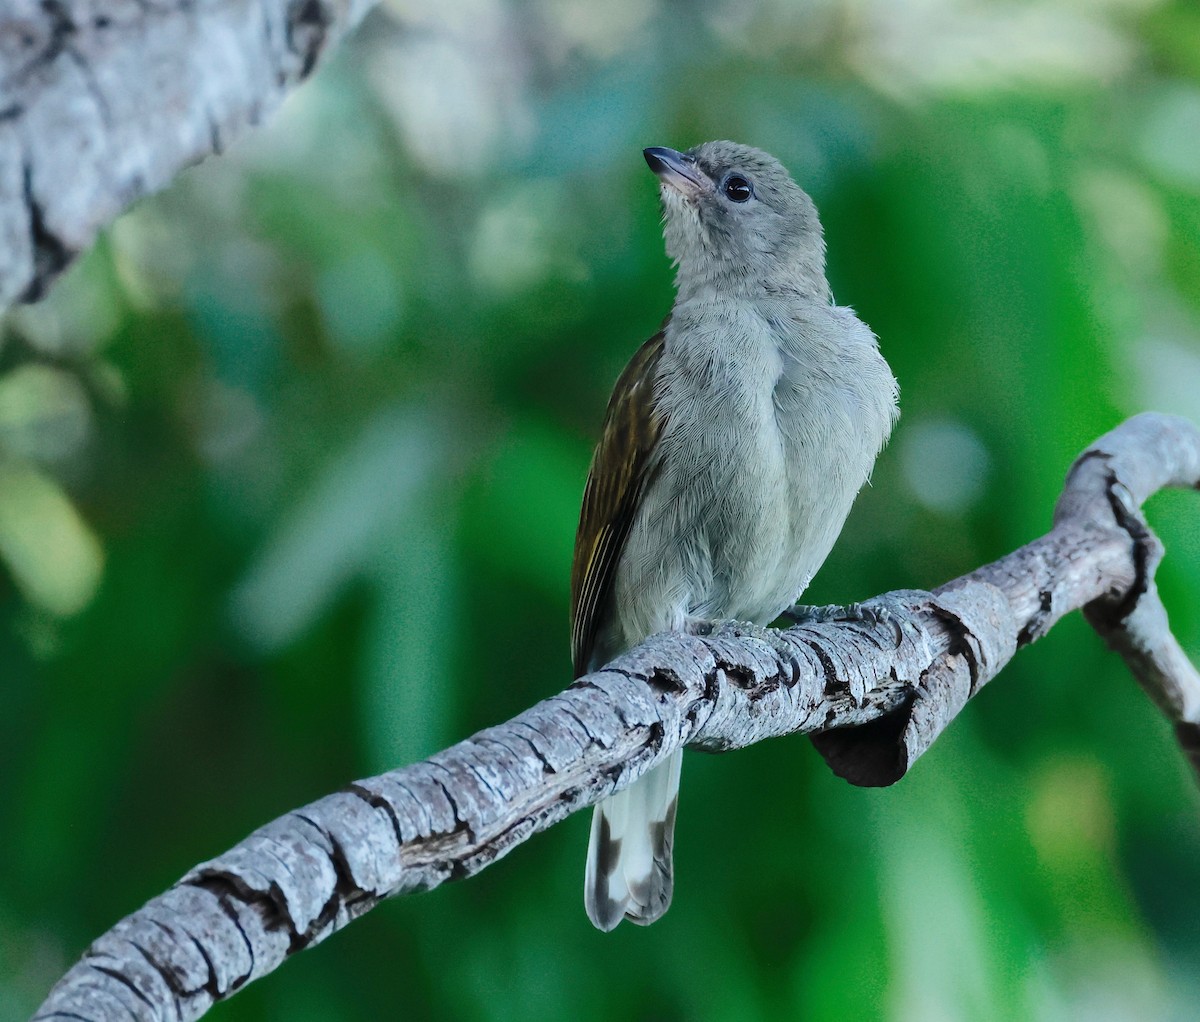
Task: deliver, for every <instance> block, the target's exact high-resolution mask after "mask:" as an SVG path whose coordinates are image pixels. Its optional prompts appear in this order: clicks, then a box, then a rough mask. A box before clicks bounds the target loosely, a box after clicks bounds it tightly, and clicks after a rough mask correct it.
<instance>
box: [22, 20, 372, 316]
mask: <svg viewBox="0 0 1200 1022" xmlns="http://www.w3.org/2000/svg"><path fill="white" fill-rule="evenodd" d="M374 2H375V0H105V2H97V0H5V2H4V3H3V4H0V309H3V308H4V307H5V306H7V305H9V304H11V303H12V302H14V301H18V300H26V301H32V300H34V299H37V298H39V297H41V296H42V294H44V293H45V290H46V288H47V286H48V285H49V284H50V282H51V281H52V280H53V279H54V277H55V276H57V274H58V273H59V272H60V271H61V270H62V269H63V268H64V267H65V266H66V265H67V264H68V263H69V262H70V261H71V260H72V259H73V258H74V257H75V255H76V254H78V253H79V252H81V251H82V250H83V249H84V248H86V247H87V246H88V245H89V244H90V243H91V241H92V239H93V238H94V237H95V235H96V232H97V231H98V230H99V229H100V228H101V227H103V226H104V225H105V224H107V223H108V222H109V221H111V220H112V219H114V218H115V217H116V216H117V214H118V213H120V212H121V211H122V210H123V209H125V208H126V207H127V206H128V205H129V204H130V203H132V202H133V201H134V200H135V199H138V198H140V197H141V196H143V195H146V194H148V193H150V192H154V191H157V190H158V189H160V188H162V187H164V186H165V185H166V184H167V183H168V182H169V181H170V180H171V179H172V178H173V177H174V176H175V175H176V174H177V173H178V172H179V171H180V170H181V169H182V168H184V167H186V166H188V165H189V164H192V163H195V162H196V161H198V160H200V159H202V158H203V157H205V156H207V155H209V154H210V153H216V152H221V151H222V150H223V149H224V148H225V147H226V145H228V143H229V142H230V141H231V140H232V139H234V138H235V137H236V136H238V135H239V134H241V132H242V131H243V130H244V129H245V128H246V126H247V125H251V124H255V123H257V122H259V121H260V120H262V118H263V117H265V116H266V115H267V114H268V113H269V112H270V111H272V110H273V109H274V108H275V107H276V106H277V105H278V104H279V102H280V101H281V100H282V99H283V97H284V96H285V95H286V94H287V93H288V92H289V91H290V90H291V89H292V88H293V87H294V86H296V85H297V84H298V83H299V82H301V81H303V80H304V79H305V78H306V77H307V76H308V75H309V73H310V72H311V71H312V70H313V68H314V66H315V65H316V63H317V61H318V60H319V59H320V57H321V56H322V55H323V54H324V53H325V52H326V50H327V49H328V48H329V46H330V44H331V43H332V42H333V41H335V40H336V39H337V38H338V37H339V36H340V35H342V34H343V33H344V32H345V31H346V30H348V29H349V28H351V27H352V26H353V25H354V24H355V23H356V22H357V21H358V20H359V18H361V17H362V15H363V14H364V13H365V12H366V10H367V9H368V8H370V7H371V6H373V5H374Z"/></svg>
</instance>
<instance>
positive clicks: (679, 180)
mask: <svg viewBox="0 0 1200 1022" xmlns="http://www.w3.org/2000/svg"><path fill="white" fill-rule="evenodd" d="M642 155H643V156H645V157H646V162H647V163H648V164H649V165H650V169H651V170H652V171H654V173H655V174H657V175H658V179H659V180H660V181H661V182H662V183H663V184H665V185H670V186H671V187H672V188H674V189H675V191H677V192H679V194H680V195H683V196H685V197H686V198H689V199H691V198H695V197H696V195H698V194H699V193H700V192H701V191H702V190H703V189H705V188H710V187H712V186H711V185H710V184H709V182H708V179H707V178H706V177H705V176H704V175H703V174H702V173H701V172H700V168H699V167H697V166H696V161H695V160H693V159H692V158H691V157H690V156H685V155H684V154H683V153H681V152H678V151H676V150H674V149H668V148H667V147H666V146H659V145H656V146H651V147H650V148H649V149H643V150H642Z"/></svg>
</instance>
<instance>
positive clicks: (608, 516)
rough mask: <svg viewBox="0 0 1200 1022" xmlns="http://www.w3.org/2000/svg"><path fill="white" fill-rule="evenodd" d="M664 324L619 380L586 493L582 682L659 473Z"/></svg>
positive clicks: (579, 593) (578, 583)
mask: <svg viewBox="0 0 1200 1022" xmlns="http://www.w3.org/2000/svg"><path fill="white" fill-rule="evenodd" d="M663 327H664V329H663V330H660V331H659V332H658V333H657V334H655V335H654V336H653V337H651V338H650V340H648V341H647V342H646V343H645V344H643V345H642V346H641V347H640V348H639V349H638V351H637V354H635V355H634V356H633V358H632V359H630V361H629V365H627V366H626V367H625V371H624V372H623V373H621V378H620V379H619V380H617V385H616V388H615V389H614V390H613V395H612V397H611V398H610V399H609V402H608V411H607V413H606V414H605V417H604V431H603V433H602V435H601V437H600V442H599V443H598V444H597V445H596V453H595V454H594V455H593V456H592V467H591V471H590V472H589V473H588V480H587V485H586V486H585V487H584V490H583V508H582V510H581V511H580V514H579V531H578V532H577V533H576V534H575V560H574V563H573V565H572V568H571V655H572V659H573V661H574V665H575V677H577V678H578V677H579V676H580V675H582V674H585V673H587V669H588V661H589V660H590V659H591V657H592V653H593V651H594V649H595V645H596V638H597V635H598V633H599V631H600V628H601V626H602V625H603V623H604V619H605V617H606V616H607V615H608V614H610V613H611V612H612V611H611V607H610V596H611V593H612V587H613V579H614V578H615V576H616V571H617V564H618V562H619V561H620V559H621V552H622V550H624V548H625V540H626V539H627V538H628V536H629V529H630V527H631V526H632V525H633V519H634V517H635V516H636V514H637V510H638V507H639V506H640V505H641V500H642V494H643V493H644V492H645V490H646V487H647V485H648V484H649V482H650V480H651V479H652V477H653V475H654V471H655V468H656V462H657V459H656V458H655V452H656V450H657V447H658V439H659V437H660V436H661V435H662V429H663V415H662V413H661V412H660V411H659V409H658V403H657V401H656V400H655V391H656V388H657V376H658V362H659V359H660V358H661V357H662V352H663V338H664V331H665V327H666V324H665V323H664V324H663Z"/></svg>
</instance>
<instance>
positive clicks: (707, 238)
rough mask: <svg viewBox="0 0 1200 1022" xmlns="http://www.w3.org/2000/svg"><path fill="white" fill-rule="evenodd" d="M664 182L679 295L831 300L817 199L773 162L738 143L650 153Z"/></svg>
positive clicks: (649, 160) (666, 225) (669, 251)
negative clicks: (778, 293) (778, 294)
mask: <svg viewBox="0 0 1200 1022" xmlns="http://www.w3.org/2000/svg"><path fill="white" fill-rule="evenodd" d="M644 155H645V157H646V162H647V163H648V164H649V165H650V169H651V170H653V171H654V173H655V174H657V175H658V179H659V181H660V182H661V191H662V200H663V223H664V226H663V234H664V236H665V237H666V242H667V254H668V255H669V256H670V257H671V258H672V259H673V260H674V261H675V263H676V265H677V266H678V267H679V272H678V277H677V284H678V287H679V290H680V292H681V293H683V292H685V291H689V290H692V289H695V288H702V287H705V286H714V287H718V288H722V289H739V290H740V289H750V290H756V289H759V288H763V289H770V288H781V287H782V288H790V289H798V290H802V291H806V292H811V293H812V294H813V295H814V296H821V297H827V296H828V290H829V289H828V285H827V284H826V282H825V239H824V236H823V234H822V231H821V222H820V220H819V219H818V218H817V210H816V207H815V206H814V205H813V202H812V199H810V198H809V197H808V195H806V194H805V192H804V191H803V190H802V189H801V188H800V187H799V186H798V185H797V184H796V183H795V182H794V181H793V180H792V178H791V175H789V174H788V172H787V170H786V169H785V168H784V166H783V165H782V164H781V163H780V162H779V161H778V160H777V159H775V157H773V156H771V155H769V154H767V153H764V152H763V151H762V150H761V149H754V148H752V147H750V146H745V145H739V144H737V143H736V142H705V143H704V144H703V145H698V146H696V147H695V148H694V149H689V150H688V151H687V152H685V153H681V152H677V151H676V150H674V149H667V148H664V147H660V146H655V147H653V148H650V149H646V150H645V151H644Z"/></svg>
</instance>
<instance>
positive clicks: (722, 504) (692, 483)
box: [616, 416, 852, 645]
mask: <svg viewBox="0 0 1200 1022" xmlns="http://www.w3.org/2000/svg"><path fill="white" fill-rule="evenodd" d="M757 425H758V428H755V429H739V430H736V431H733V432H732V435H735V436H737V437H738V438H739V440H738V441H737V442H735V443H733V444H730V443H729V441H728V438H729V436H730V435H731V432H730V431H727V430H726V431H721V430H717V431H714V435H713V436H711V437H706V438H705V439H704V442H697V441H698V440H699V438H698V437H697V436H696V434H695V433H693V434H692V435H691V436H690V437H689V439H688V448H689V452H691V453H692V456H691V457H689V458H680V459H675V458H668V459H666V461H665V467H664V470H663V475H662V476H661V477H660V478H659V479H658V480H657V483H656V485H655V486H654V487H653V489H652V492H650V493H648V494H647V496H646V500H645V502H644V504H643V507H642V509H641V513H640V514H639V516H638V519H637V520H636V521H635V523H634V526H633V528H632V529H631V532H630V536H629V539H628V542H627V545H626V549H625V552H624V555H623V557H622V563H621V568H620V570H619V571H618V576H617V580H616V583H617V589H618V592H617V600H616V606H617V608H618V614H619V616H620V618H621V619H622V620H621V628H620V631H621V632H622V633H623V634H622V636H621V640H622V641H624V642H625V643H627V644H630V645H632V644H633V643H636V642H638V641H640V640H641V639H643V638H645V637H646V636H647V635H650V634H652V633H654V632H657V631H663V630H665V629H669V628H678V627H680V626H681V625H683V624H684V623H686V622H687V621H688V620H689V619H704V620H717V619H725V618H733V619H736V620H741V621H756V622H759V623H762V624H765V623H768V622H770V621H771V620H773V619H774V618H775V617H777V616H778V615H779V613H780V612H781V611H782V610H784V609H785V608H786V607H787V606H789V605H790V604H792V603H794V602H795V600H796V599H797V598H798V597H799V595H800V593H801V592H803V590H804V589H805V587H806V586H807V585H808V583H809V581H810V580H811V578H812V576H813V575H814V574H815V573H816V571H817V568H819V567H820V565H821V562H822V561H823V560H824V559H825V556H826V555H827V554H828V552H829V549H830V547H831V546H832V544H833V540H834V538H835V537H836V535H837V532H838V531H839V529H840V528H841V524H842V521H843V520H844V518H845V515H846V511H847V510H848V507H849V504H848V502H846V506H845V507H844V508H842V507H835V506H832V503H833V502H831V501H830V500H828V499H826V493H827V491H825V490H823V489H822V487H821V479H820V474H821V471H822V459H821V458H819V457H818V458H817V459H815V460H814V459H813V458H812V457H811V456H808V457H806V458H799V457H797V452H796V451H794V450H791V449H789V446H790V445H788V444H786V443H785V442H784V440H783V438H782V437H781V436H780V435H779V432H778V429H777V427H776V425H775V421H774V417H773V416H770V417H769V418H767V419H765V420H764V421H762V422H761V423H759V424H757ZM696 452H699V454H697V453H696ZM666 494H671V495H673V496H672V498H671V499H670V500H667V499H665V495H666ZM660 495H664V496H660ZM851 496H852V494H851Z"/></svg>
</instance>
